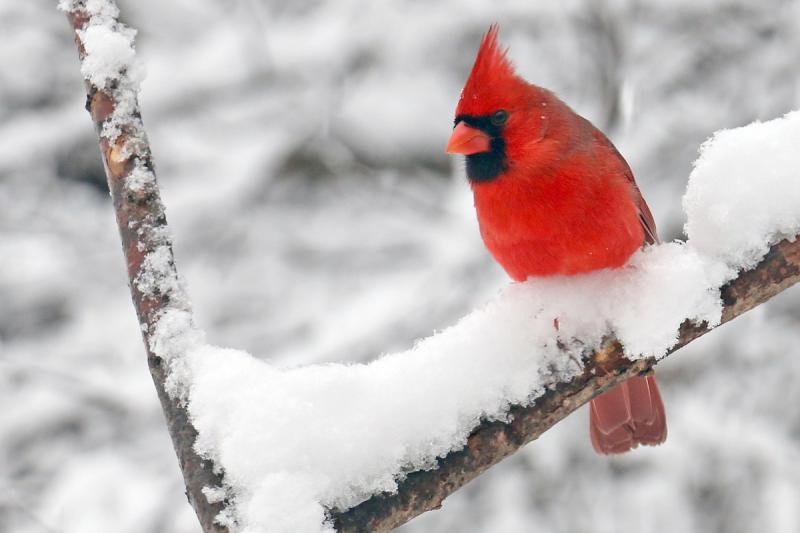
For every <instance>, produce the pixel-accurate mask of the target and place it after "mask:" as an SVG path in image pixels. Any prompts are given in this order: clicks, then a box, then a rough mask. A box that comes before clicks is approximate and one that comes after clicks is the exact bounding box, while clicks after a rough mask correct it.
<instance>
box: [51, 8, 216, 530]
mask: <svg viewBox="0 0 800 533" xmlns="http://www.w3.org/2000/svg"><path fill="white" fill-rule="evenodd" d="M59 9H61V10H63V11H65V12H66V13H67V17H68V19H69V22H70V24H71V25H72V28H73V29H74V30H75V44H76V45H77V47H78V53H79V55H80V59H81V74H82V75H83V77H84V80H85V82H86V93H87V99H86V109H87V110H88V111H89V113H90V114H91V117H92V120H93V121H94V124H95V126H96V128H97V133H98V135H99V141H100V151H101V153H102V157H103V163H104V167H105V171H106V178H107V180H108V188H109V190H110V192H111V198H112V201H113V203H114V210H115V212H116V219H117V225H118V226H119V232H120V237H121V239H122V247H123V251H124V254H125V260H126V263H127V268H128V278H129V280H130V290H131V296H132V298H133V304H134V307H135V309H136V313H137V316H138V318H139V324H140V326H141V329H142V334H143V336H144V340H145V346H146V348H147V355H148V357H147V361H148V366H149V368H150V374H151V375H152V377H153V382H154V383H155V386H156V390H157V392H158V397H159V399H160V400H161V406H162V408H163V410H164V414H165V417H166V421H167V427H168V429H169V433H170V436H171V437H172V443H173V445H174V447H175V451H176V453H177V455H178V460H179V462H180V467H181V471H182V472H183V476H184V480H185V482H186V487H187V491H186V495H187V497H188V498H189V501H190V502H191V504H192V506H193V507H194V508H195V511H196V512H197V515H198V518H199V519H200V523H201V524H202V526H203V531H206V532H216V533H223V532H227V531H228V530H227V528H225V527H223V526H220V525H219V524H216V523H215V517H216V516H217V515H218V514H219V512H220V511H221V510H222V508H223V504H222V502H221V501H216V502H209V501H208V498H207V496H206V494H205V493H204V492H203V489H204V487H215V486H219V485H220V484H221V480H220V477H219V476H218V475H216V474H214V472H213V471H212V465H211V464H210V463H209V462H208V461H204V460H203V459H201V458H200V457H199V456H198V455H197V454H196V453H195V451H194V449H193V445H194V441H195V439H196V437H197V432H196V431H195V429H194V426H192V424H191V422H190V420H189V415H188V413H187V411H186V407H185V405H184V404H183V403H182V402H181V401H180V400H179V399H178V398H177V397H173V396H170V395H169V394H167V392H166V386H167V383H168V379H169V369H167V368H165V365H164V361H163V359H161V358H160V357H158V356H157V355H155V354H154V352H153V350H151V349H150V342H151V340H152V336H153V332H154V331H155V325H156V323H157V321H158V320H159V318H160V317H161V316H163V315H164V314H165V313H166V312H168V311H171V312H181V313H183V314H185V316H187V317H190V316H191V314H190V313H191V310H190V306H189V301H188V299H187V297H186V293H185V291H184V288H183V286H182V283H181V280H180V278H179V277H178V274H177V272H176V270H175V264H174V260H173V256H172V242H171V238H170V234H169V230H168V228H167V220H166V217H165V214H164V206H163V204H162V203H161V197H160V194H159V190H158V185H157V183H156V177H155V173H154V167H153V159H152V155H151V153H150V146H149V144H148V141H147V136H146V135H145V131H144V126H143V124H142V119H141V114H140V112H139V104H138V101H137V95H138V92H139V83H140V81H141V78H142V72H143V69H142V68H141V66H140V65H139V63H137V61H136V56H135V52H134V43H133V39H134V36H135V34H136V32H135V30H132V29H131V28H128V27H126V26H125V25H123V24H122V23H120V22H119V20H118V17H119V10H118V9H117V7H116V5H115V4H114V2H112V1H110V0H62V1H61V2H60V3H59ZM207 492H208V491H206V493H207Z"/></svg>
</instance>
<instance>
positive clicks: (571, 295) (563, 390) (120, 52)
mask: <svg viewBox="0 0 800 533" xmlns="http://www.w3.org/2000/svg"><path fill="white" fill-rule="evenodd" d="M59 5H60V7H61V8H62V9H63V10H65V11H66V12H67V13H68V15H69V20H70V22H71V24H72V26H73V28H74V29H75V32H76V43H77V45H78V49H79V53H80V57H81V72H82V74H83V76H84V78H85V80H86V84H87V93H88V100H87V109H88V110H89V112H90V113H91V116H92V119H93V120H94V122H95V124H96V126H97V130H98V134H99V138H100V148H101V152H102V156H103V161H104V163H105V169H106V175H107V178H108V184H109V188H110V191H111V195H112V199H113V203H114V208H115V211H116V217H117V223H118V225H119V230H120V235H121V238H122V243H123V249H124V253H125V257H126V260H127V266H128V274H129V279H130V288H131V294H132V297H133V302H134V306H135V308H136V312H137V314H138V317H139V322H140V324H141V327H142V331H143V334H144V339H145V344H146V348H147V353H148V363H149V366H150V370H151V374H152V376H153V380H154V382H155V385H156V389H157V391H158V395H159V398H160V399H161V402H162V406H163V409H164V413H165V416H166V419H167V425H168V428H169V432H170V435H171V437H172V439H173V444H174V446H175V449H176V452H177V454H178V458H179V461H180V466H181V470H182V472H183V475H184V479H185V482H186V486H187V495H188V497H189V500H190V502H191V503H192V505H193V506H194V508H195V510H196V512H197V514H198V517H199V519H200V522H201V524H202V527H203V530H204V531H206V532H212V531H213V532H218V533H222V532H228V531H238V530H244V531H248V532H258V531H266V530H270V531H278V532H283V531H286V532H295V531H309V532H313V531H331V530H332V529H334V528H335V529H338V530H340V531H383V530H387V529H390V528H392V527H396V526H398V525H400V524H402V523H404V522H405V521H407V520H409V519H410V518H412V517H414V516H416V515H418V514H420V513H422V512H424V511H426V510H429V509H432V508H435V507H437V506H438V505H440V504H441V502H442V500H443V499H444V498H445V497H446V496H447V495H448V494H450V493H452V492H453V491H455V490H456V489H458V488H459V487H460V486H462V485H463V484H464V483H466V482H467V481H469V480H470V479H472V478H474V477H476V476H477V475H479V474H480V473H481V472H483V471H484V470H485V469H486V468H488V467H489V466H491V465H493V464H495V463H496V462H498V461H499V460H501V459H502V458H504V457H506V456H508V455H509V454H511V453H513V452H514V451H516V450H517V449H518V448H519V447H521V446H522V445H524V444H525V443H527V442H529V441H531V440H533V439H535V438H536V437H538V435H540V434H541V433H542V432H543V431H545V430H546V429H548V428H549V427H551V426H552V425H554V424H555V423H557V422H558V421H559V420H561V419H563V418H564V417H565V416H566V415H567V414H569V413H570V412H571V411H573V410H574V409H576V408H577V407H579V406H580V405H582V404H583V403H585V402H587V401H588V400H589V399H590V398H592V397H593V396H595V395H596V394H598V393H599V392H601V391H602V390H605V389H607V388H609V387H611V386H612V385H614V384H615V383H618V382H620V381H622V380H623V379H625V378H626V377H628V376H631V375H633V374H636V373H641V372H647V371H648V370H649V369H650V368H651V367H652V366H653V365H654V364H655V363H656V362H657V360H658V359H660V358H661V357H663V356H665V355H667V354H668V353H671V352H673V351H675V350H677V349H679V348H680V347H681V346H683V345H685V344H687V343H688V342H691V341H692V340H693V339H695V338H697V337H699V336H700V335H702V334H704V333H706V332H707V331H709V330H710V329H713V328H714V327H716V326H718V325H719V324H721V323H724V322H727V321H728V320H731V319H732V318H734V317H736V316H738V315H740V314H742V313H744V312H745V311H747V310H749V309H751V308H753V307H755V306H756V305H758V304H760V303H762V302H763V301H765V300H767V299H769V298H770V297H772V296H773V295H775V294H777V293H778V292H780V291H781V290H783V289H785V288H787V287H788V286H790V285H792V284H794V283H795V282H797V281H798V280H799V279H800V244H798V242H790V241H792V240H793V239H789V240H785V238H787V237H790V236H795V235H796V234H797V233H798V232H800V188H798V187H797V186H795V185H794V184H795V183H797V182H798V180H797V176H796V174H797V170H796V169H798V168H800V162H798V156H797V151H796V149H795V146H796V142H794V140H795V139H796V138H797V137H798V130H799V129H800V115H797V114H794V115H789V116H787V117H785V118H784V119H779V120H776V121H772V122H770V123H765V124H756V125H754V126H753V127H748V128H742V129H741V130H738V131H736V130H734V131H730V132H723V133H721V134H718V136H717V137H715V138H714V140H713V141H712V144H713V145H714V148H715V149H714V150H711V149H710V148H709V149H706V150H704V151H703V155H702V156H701V159H700V161H699V162H698V164H697V167H696V169H695V173H694V174H693V176H692V178H691V179H690V186H689V191H688V192H687V196H686V199H685V204H686V205H685V206H686V211H687V214H688V222H687V233H688V236H689V240H688V242H687V243H669V244H665V245H660V246H653V247H650V248H648V249H647V250H645V251H642V252H641V253H637V254H636V255H635V256H634V257H633V258H632V260H631V263H630V265H629V266H628V267H627V268H623V269H619V270H615V271H603V272H597V273H593V274H590V275H587V276H576V277H572V278H562V279H540V280H530V281H528V282H526V283H521V284H514V285H511V286H510V287H508V288H507V289H505V290H504V291H503V293H502V294H500V295H499V296H498V297H497V298H496V299H495V300H494V301H492V302H490V303H489V304H488V305H487V306H486V307H485V308H484V309H480V310H478V311H475V312H473V313H471V314H470V315H468V316H467V317H465V318H464V319H462V320H461V321H460V322H459V323H458V324H457V325H455V326H453V327H452V328H449V329H447V330H445V331H443V332H440V333H438V334H437V335H434V336H432V337H430V338H428V339H425V340H423V341H421V342H420V343H418V344H417V345H416V346H415V347H414V348H413V349H411V350H409V351H408V352H404V353H401V354H393V355H387V356H385V357H382V358H379V359H377V360H375V361H373V362H372V363H370V364H368V365H335V364H331V365H324V366H309V367H303V368H276V367H274V366H271V365H269V364H267V363H265V362H263V361H260V360H258V359H256V358H254V357H252V356H250V355H249V354H246V353H243V352H237V351H234V350H223V349H220V348H216V347H213V346H209V345H206V344H205V343H204V341H203V338H202V332H200V331H199V330H197V328H196V327H195V326H194V325H193V320H192V313H191V309H190V306H189V303H188V298H187V297H186V294H185V290H184V288H183V285H182V283H181V280H180V278H179V277H178V275H177V272H176V270H175V265H174V260H173V256H172V243H171V240H170V237H169V232H168V230H167V224H166V218H165V216H164V209H163V205H162V203H161V200H160V197H159V191H158V186H157V183H156V180H155V174H154V172H153V162H152V158H151V153H150V148H149V145H148V142H147V138H146V135H145V133H144V128H143V125H142V121H141V116H140V112H139V107H138V103H137V93H138V88H139V87H138V83H139V80H140V76H141V74H140V73H141V71H142V69H140V68H139V66H138V64H137V62H136V59H135V53H134V49H133V37H134V33H135V32H134V31H133V30H131V29H129V28H127V27H125V26H124V25H122V24H121V23H119V21H118V15H119V12H118V9H117V8H116V6H115V5H114V3H113V2H112V1H111V0H62V1H61V2H60V4H59ZM710 146H711V145H708V146H707V148H708V147H710ZM765 160H767V161H769V162H770V165H764V164H763V161H765ZM754 176H757V177H758V181H757V182H756V181H754V179H753V177H754ZM774 243H777V244H775V245H774V246H772V247H771V248H770V245H771V244H774ZM765 254H766V255H765ZM555 319H558V324H559V326H558V328H556V327H554V321H555ZM623 346H624V351H623ZM626 356H627V357H628V358H629V359H626ZM221 472H224V475H221V474H219V473H221Z"/></svg>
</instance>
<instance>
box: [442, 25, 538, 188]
mask: <svg viewBox="0 0 800 533" xmlns="http://www.w3.org/2000/svg"><path fill="white" fill-rule="evenodd" d="M497 33H498V28H497V26H496V25H492V26H491V27H490V28H489V31H488V32H487V33H486V35H485V36H484V37H483V40H482V41H481V45H480V48H479V49H478V56H477V58H476V59H475V65H474V66H473V67H472V72H470V75H469V78H467V82H466V84H465V85H464V89H463V90H462V91H461V98H460V100H459V101H458V106H457V107H456V118H455V127H454V129H453V133H452V135H451V136H450V141H449V142H448V143H447V153H449V154H463V155H465V156H466V157H467V177H468V178H469V179H470V180H471V181H472V182H473V183H475V182H485V181H491V180H493V179H495V178H497V177H498V176H500V175H501V174H502V173H503V172H504V171H505V170H507V169H508V167H509V165H510V164H511V162H512V161H513V160H514V156H515V152H519V153H524V152H525V150H526V145H530V144H531V143H533V142H537V140H540V139H541V138H542V137H543V136H544V134H545V132H546V130H547V123H548V120H547V116H548V113H547V111H546V106H547V105H548V102H549V101H550V98H551V97H552V95H551V94H550V93H549V92H548V91H545V90H544V89H541V88H539V87H536V86H535V85H531V84H529V83H528V82H526V81H525V80H524V79H522V78H521V77H519V76H518V75H517V73H516V72H515V70H514V66H513V65H512V64H511V61H510V60H509V59H508V57H506V51H505V50H504V49H502V48H500V45H499V43H498V41H497Z"/></svg>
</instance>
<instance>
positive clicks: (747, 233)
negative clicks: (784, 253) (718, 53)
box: [683, 111, 800, 267]
mask: <svg viewBox="0 0 800 533" xmlns="http://www.w3.org/2000/svg"><path fill="white" fill-rule="evenodd" d="M798 147H800V112H798V111H795V112H792V113H789V114H787V115H786V116H784V117H783V118H779V119H775V120H771V121H769V122H763V123H761V122H756V123H754V124H750V125H749V126H745V127H742V128H735V129H731V130H722V131H719V132H717V133H716V134H714V136H713V137H712V138H711V139H709V140H708V141H706V142H705V143H704V144H703V146H702V147H701V149H700V157H699V158H698V159H697V161H696V162H695V168H694V171H693V172H692V174H691V176H689V186H688V188H687V190H686V196H684V199H683V205H684V209H685V210H686V213H687V215H688V220H687V222H686V234H687V235H688V236H689V242H690V243H691V245H692V246H693V247H695V248H696V249H697V250H700V251H701V252H703V253H706V254H708V255H711V256H714V257H718V258H720V259H722V260H724V261H725V262H726V263H728V264H730V265H733V266H748V267H749V266H754V265H755V264H756V263H757V262H758V260H759V259H760V258H761V257H762V256H763V255H764V254H765V253H766V252H767V249H768V248H769V245H770V243H774V242H777V241H779V240H781V239H783V238H787V237H794V236H795V235H797V234H798V233H800V217H798V213H800V210H799V209H798V206H800V149H799V148H798Z"/></svg>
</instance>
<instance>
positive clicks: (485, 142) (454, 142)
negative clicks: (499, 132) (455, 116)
mask: <svg viewBox="0 0 800 533" xmlns="http://www.w3.org/2000/svg"><path fill="white" fill-rule="evenodd" d="M490 141H491V139H490V138H489V136H488V135H486V134H485V133H484V132H482V131H481V130H479V129H477V128H472V127H470V126H467V125H466V124H464V123H463V122H459V123H458V124H456V127H455V128H454V129H453V134H452V135H451V136H450V140H449V141H448V142H447V153H448V154H464V155H470V154H478V153H481V152H488V151H489V142H490Z"/></svg>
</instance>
